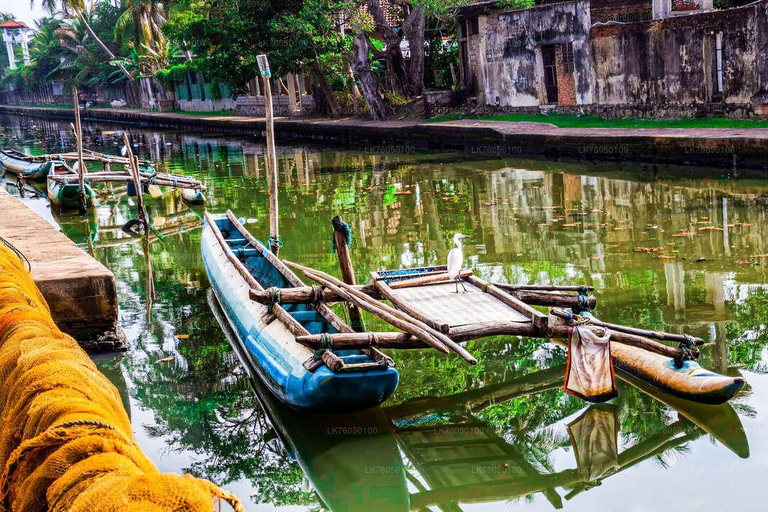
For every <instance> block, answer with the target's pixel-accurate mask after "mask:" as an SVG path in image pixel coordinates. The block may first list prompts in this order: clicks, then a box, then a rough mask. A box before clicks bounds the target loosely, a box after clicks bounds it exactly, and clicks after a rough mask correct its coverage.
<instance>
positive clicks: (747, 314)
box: [726, 287, 768, 373]
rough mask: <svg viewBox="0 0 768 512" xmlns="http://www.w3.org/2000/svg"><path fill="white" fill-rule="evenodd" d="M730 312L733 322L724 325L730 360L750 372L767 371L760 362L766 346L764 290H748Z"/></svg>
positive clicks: (767, 299)
mask: <svg viewBox="0 0 768 512" xmlns="http://www.w3.org/2000/svg"><path fill="white" fill-rule="evenodd" d="M734 309H735V313H736V322H731V323H728V324H726V339H728V340H730V341H729V342H728V355H729V359H730V361H732V362H733V363H735V364H736V365H738V366H741V367H746V368H750V369H751V370H752V371H758V372H761V373H765V372H768V367H766V363H764V362H763V353H764V351H765V347H766V345H768V290H766V289H765V288H762V287H761V288H758V289H755V290H752V291H751V292H750V293H749V295H747V296H746V298H745V299H744V300H742V301H740V302H737V303H736V304H735V305H734Z"/></svg>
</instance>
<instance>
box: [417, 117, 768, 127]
mask: <svg viewBox="0 0 768 512" xmlns="http://www.w3.org/2000/svg"><path fill="white" fill-rule="evenodd" d="M459 119H470V120H477V121H503V122H509V123H548V124H553V125H555V126H557V127H559V128H768V120H756V119H731V118H728V117H706V118H701V119H696V118H691V117H686V118H681V119H603V118H602V117H598V116H577V115H572V114H504V115H495V116H485V117H477V116H462V115H447V116H440V117H434V118H432V119H428V120H427V121H426V122H428V123H440V122H445V121H456V120H459Z"/></svg>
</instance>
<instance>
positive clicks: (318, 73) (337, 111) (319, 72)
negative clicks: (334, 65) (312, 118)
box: [312, 54, 341, 119]
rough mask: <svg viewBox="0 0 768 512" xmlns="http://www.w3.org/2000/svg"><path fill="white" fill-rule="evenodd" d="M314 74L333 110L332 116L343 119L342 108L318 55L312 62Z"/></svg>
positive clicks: (329, 106)
mask: <svg viewBox="0 0 768 512" xmlns="http://www.w3.org/2000/svg"><path fill="white" fill-rule="evenodd" d="M312 74H313V75H314V77H315V80H316V81H317V85H318V87H320V90H321V91H322V92H323V96H325V101H326V103H327V104H328V108H329V109H330V110H331V115H332V116H333V117H335V118H337V119H338V118H339V117H341V107H340V106H339V102H338V101H336V96H334V94H333V89H331V84H329V83H328V79H327V78H326V77H325V73H323V67H322V66H321V65H320V59H318V58H317V54H315V58H314V60H313V61H312Z"/></svg>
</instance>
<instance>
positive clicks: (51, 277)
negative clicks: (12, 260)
mask: <svg viewBox="0 0 768 512" xmlns="http://www.w3.org/2000/svg"><path fill="white" fill-rule="evenodd" d="M0 212H2V215H0V236H2V237H3V238H4V239H6V240H7V241H8V242H10V243H12V244H13V245H14V246H15V247H16V248H17V249H19V250H20V251H21V252H22V253H24V255H25V256H26V257H27V259H29V262H30V263H31V265H32V277H33V278H34V280H35V283H36V284H37V287H38V288H39V289H40V291H41V292H42V294H43V296H44V297H45V300H46V301H47V302H48V307H49V308H50V309H51V315H52V316H53V320H54V321H55V322H56V324H57V325H58V326H59V328H60V329H61V330H62V331H64V332H66V333H67V334H69V335H70V336H72V337H73V338H75V339H76V340H78V342H79V343H80V345H81V346H82V347H83V348H84V349H85V350H86V351H88V352H90V353H95V352H109V351H114V350H122V349H125V348H127V345H126V341H125V337H124V336H123V335H122V333H121V332H120V330H119V328H118V326H117V313H118V309H117V287H116V285H115V276H114V275H113V274H112V272H110V271H109V270H108V269H107V268H106V267H105V266H104V265H102V264H101V263H99V262H98V261H96V260H95V259H93V258H92V257H91V256H89V255H88V254H87V253H86V252H85V251H83V250H82V249H80V248H79V247H77V246H76V245H75V244H74V243H73V242H72V241H71V240H70V239H69V238H67V237H66V236H65V235H64V234H63V233H61V232H59V231H57V230H56V229H55V228H54V227H53V226H51V225H50V224H49V223H48V222H47V221H46V220H45V219H43V218H41V217H40V216H39V215H37V214H36V213H35V212H33V211H32V210H31V209H30V208H28V207H27V206H26V205H24V203H22V202H21V201H19V200H18V199H16V198H15V197H13V196H12V195H10V194H9V193H8V192H7V191H5V190H4V189H2V188H0Z"/></svg>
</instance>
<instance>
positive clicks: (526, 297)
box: [508, 290, 597, 310]
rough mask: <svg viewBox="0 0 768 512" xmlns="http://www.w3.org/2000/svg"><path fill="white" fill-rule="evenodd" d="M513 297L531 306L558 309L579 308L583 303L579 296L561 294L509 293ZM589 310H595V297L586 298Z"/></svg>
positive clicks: (523, 291) (522, 291)
mask: <svg viewBox="0 0 768 512" xmlns="http://www.w3.org/2000/svg"><path fill="white" fill-rule="evenodd" d="M508 293H509V294H510V295H512V296H513V297H515V298H517V299H519V300H521V301H522V302H525V303H526V304H528V305H529V306H546V307H556V308H578V307H579V306H580V305H581V303H580V301H579V297H578V296H577V295H566V294H564V293H559V292H535V291H526V290H517V291H508ZM585 300H586V303H587V306H588V307H589V309H590V310H591V309H595V306H597V299H596V298H595V296H594V295H587V296H586V299H585Z"/></svg>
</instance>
